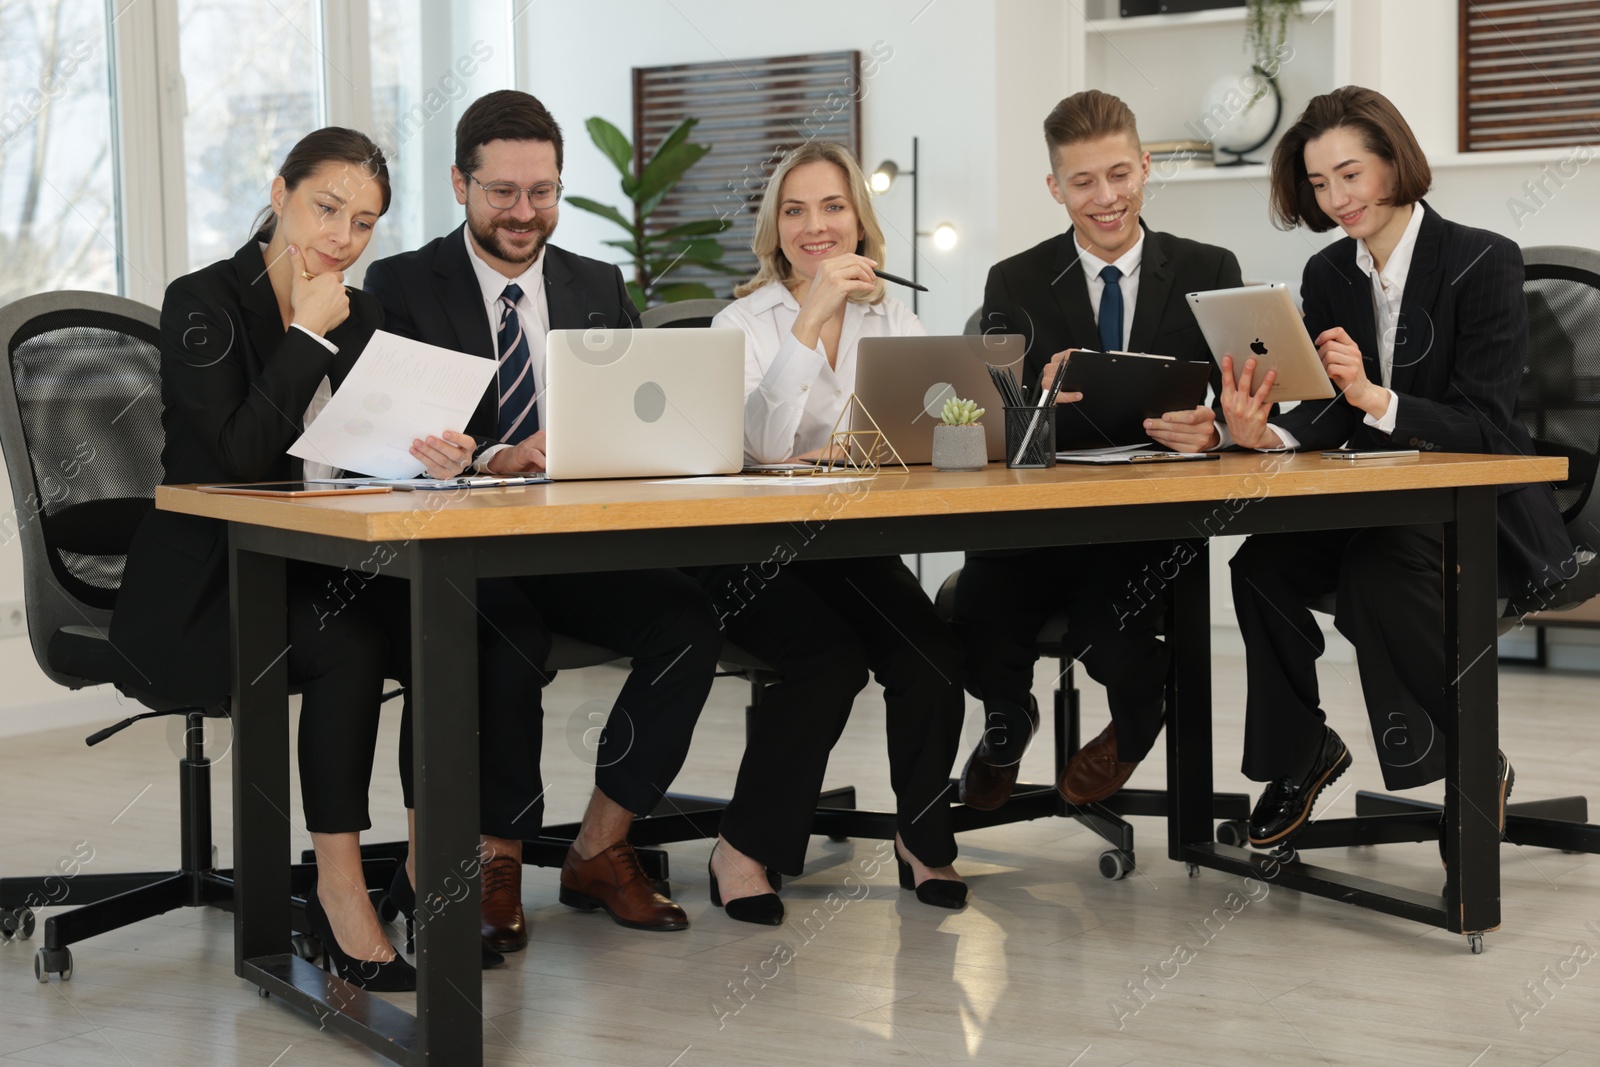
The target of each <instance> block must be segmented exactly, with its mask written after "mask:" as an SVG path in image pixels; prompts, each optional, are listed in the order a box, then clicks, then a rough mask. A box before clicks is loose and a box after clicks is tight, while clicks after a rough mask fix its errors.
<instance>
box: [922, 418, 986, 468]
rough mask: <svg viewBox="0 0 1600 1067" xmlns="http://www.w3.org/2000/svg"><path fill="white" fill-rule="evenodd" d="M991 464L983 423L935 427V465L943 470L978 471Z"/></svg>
mask: <svg viewBox="0 0 1600 1067" xmlns="http://www.w3.org/2000/svg"><path fill="white" fill-rule="evenodd" d="M988 464H989V449H988V446H987V443H986V440H985V438H984V433H983V425H982V424H981V423H973V424H972V425H970V426H945V425H944V424H942V423H941V424H940V425H938V426H935V427H934V428H933V465H934V466H935V467H937V468H938V469H939V470H942V471H976V470H982V469H983V468H984V467H986V466H988Z"/></svg>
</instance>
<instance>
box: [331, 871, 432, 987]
mask: <svg viewBox="0 0 1600 1067" xmlns="http://www.w3.org/2000/svg"><path fill="white" fill-rule="evenodd" d="M306 925H307V926H309V927H310V928H311V930H310V932H311V933H312V934H313V935H315V936H316V937H317V939H318V940H320V941H321V942H322V969H323V970H325V971H330V972H332V973H333V974H335V975H337V976H338V977H340V978H343V979H344V980H345V981H346V982H349V983H350V984H351V985H353V986H356V987H357V988H359V989H366V990H370V991H372V992H374V993H409V992H411V991H412V990H414V989H416V988H417V969H416V968H415V967H413V966H411V964H409V963H407V962H406V958H405V957H404V956H402V955H400V953H398V952H396V953H395V954H394V959H392V960H388V961H386V962H380V961H378V960H358V959H356V958H355V957H354V956H351V955H349V954H348V953H346V952H345V950H344V949H342V948H340V947H339V940H338V938H336V937H334V936H333V924H332V923H331V922H329V921H328V913H327V912H326V911H324V910H323V909H322V901H321V900H320V899H319V898H318V897H317V890H316V887H315V886H313V887H312V889H311V892H309V893H307V894H306Z"/></svg>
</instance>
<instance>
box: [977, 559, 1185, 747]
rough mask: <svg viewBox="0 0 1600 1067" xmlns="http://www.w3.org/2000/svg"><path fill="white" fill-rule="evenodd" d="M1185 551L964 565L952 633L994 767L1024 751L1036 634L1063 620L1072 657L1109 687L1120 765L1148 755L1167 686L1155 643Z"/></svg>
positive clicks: (1161, 651) (1163, 651) (1163, 659)
mask: <svg viewBox="0 0 1600 1067" xmlns="http://www.w3.org/2000/svg"><path fill="white" fill-rule="evenodd" d="M1182 551H1183V549H1182V546H1174V545H1171V544H1168V543H1166V542H1147V543H1136V544H1116V545H1077V546H1071V547H1066V548H1048V549H1039V550H1036V551H1030V552H1020V553H1015V554H1010V553H1008V554H996V555H986V554H973V555H968V556H967V560H966V564H965V565H964V566H963V567H962V568H961V578H960V580H959V582H958V583H957V585H956V613H955V623H956V631H957V633H958V634H959V635H960V637H961V642H962V645H963V647H964V648H965V649H966V655H967V678H968V688H969V689H970V690H971V691H972V695H973V696H975V697H977V698H978V699H980V700H982V701H983V710H984V727H985V729H984V739H985V740H986V741H987V742H988V750H989V755H990V757H991V758H992V759H994V760H996V761H997V762H999V763H1001V764H1009V763H1014V762H1016V761H1017V760H1019V759H1021V758H1022V754H1023V751H1024V750H1025V749H1026V748H1027V744H1028V740H1029V736H1030V734H1031V732H1032V721H1031V718H1030V716H1029V714H1028V710H1027V709H1028V708H1029V707H1030V706H1031V704H1032V700H1033V698H1032V693H1033V667H1034V664H1035V663H1036V662H1038V659H1039V653H1038V649H1037V641H1038V636H1039V628H1040V627H1041V626H1043V625H1044V622H1045V620H1046V619H1047V618H1049V617H1050V616H1051V615H1053V614H1055V613H1057V612H1059V611H1063V610H1064V611H1066V612H1067V613H1068V615H1069V618H1070V620H1071V621H1070V624H1069V627H1068V630H1067V636H1066V642H1067V649H1068V651H1069V653H1070V654H1072V655H1074V656H1076V657H1077V658H1078V659H1079V660H1080V661H1081V662H1082V663H1083V666H1084V669H1085V670H1087V671H1088V672H1089V677H1091V678H1093V679H1094V680H1095V681H1097V682H1099V683H1100V684H1101V685H1103V686H1105V687H1106V698H1107V700H1108V702H1109V703H1110V705H1111V721H1112V723H1114V724H1115V726H1116V728H1117V758H1118V759H1121V760H1124V761H1133V760H1141V759H1143V758H1144V757H1145V755H1146V754H1148V753H1149V751H1150V748H1151V746H1152V745H1154V744H1155V740H1156V737H1157V735H1159V734H1160V732H1161V715H1162V707H1163V701H1164V699H1165V695H1166V684H1167V646H1166V645H1165V644H1164V643H1163V642H1162V641H1161V639H1160V637H1158V636H1157V635H1158V633H1159V629H1160V624H1161V617H1162V605H1163V604H1164V602H1165V600H1164V597H1163V589H1164V586H1165V583H1166V582H1168V581H1170V580H1171V578H1172V575H1173V574H1174V573H1175V572H1174V571H1173V568H1174V567H1177V566H1182V565H1184V563H1185V562H1186V561H1185V560H1184V559H1183V557H1182V555H1181V553H1182Z"/></svg>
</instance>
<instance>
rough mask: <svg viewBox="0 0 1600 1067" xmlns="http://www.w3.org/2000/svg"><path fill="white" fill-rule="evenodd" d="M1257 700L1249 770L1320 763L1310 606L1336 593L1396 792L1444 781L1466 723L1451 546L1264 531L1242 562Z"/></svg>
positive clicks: (1417, 532) (1239, 604) (1396, 533)
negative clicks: (1447, 582)
mask: <svg viewBox="0 0 1600 1067" xmlns="http://www.w3.org/2000/svg"><path fill="white" fill-rule="evenodd" d="M1232 569H1233V604H1234V610H1235V612H1236V613H1237V615H1238V618H1239V629H1240V631H1241V633H1242V634H1243V636H1244V645H1245V665H1246V675H1247V678H1248V682H1249V695H1248V697H1247V698H1246V703H1245V740H1244V765H1243V770H1244V773H1245V776H1246V777H1249V778H1252V779H1254V780H1255V781H1258V782H1265V781H1270V780H1271V779H1273V778H1278V777H1281V776H1284V775H1289V774H1299V773H1302V772H1303V771H1304V770H1305V769H1307V768H1308V767H1309V766H1310V764H1311V761H1312V760H1313V759H1315V758H1316V753H1317V748H1318V746H1319V745H1320V744H1321V742H1322V736H1323V730H1324V728H1325V721H1326V716H1325V715H1324V714H1323V711H1322V708H1321V706H1320V703H1319V701H1320V697H1319V692H1318V688H1317V670H1316V663H1317V658H1318V657H1319V656H1321V655H1322V652H1323V648H1324V645H1323V639H1322V630H1321V629H1320V628H1319V627H1318V626H1317V623H1316V620H1315V618H1313V616H1312V613H1311V611H1310V609H1309V608H1308V607H1307V605H1308V604H1311V603H1313V602H1314V601H1316V600H1318V599H1320V598H1322V597H1324V596H1326V595H1327V594H1329V593H1335V594H1336V595H1337V598H1338V612H1337V614H1335V616H1334V625H1335V626H1336V627H1337V628H1338V630H1339V632H1340V633H1341V634H1343V635H1344V636H1345V637H1346V638H1348V639H1349V640H1350V643H1351V644H1353V645H1355V648H1356V665H1357V670H1358V671H1359V674H1360V678H1361V691H1362V693H1363V694H1364V696H1365V697H1366V703H1367V716H1368V718H1369V719H1371V722H1372V734H1373V738H1374V739H1375V740H1376V742H1377V749H1378V760H1379V763H1380V765H1381V766H1382V768H1383V781H1384V785H1385V786H1386V787H1388V788H1390V789H1409V788H1411V787H1413V786H1419V785H1426V784H1427V783H1429V782H1434V781H1437V780H1439V779H1440V778H1443V777H1444V773H1445V740H1446V731H1447V730H1450V729H1453V728H1454V716H1453V715H1452V714H1450V710H1449V706H1448V703H1447V700H1446V697H1447V695H1448V689H1447V683H1448V682H1449V679H1448V678H1446V677H1445V669H1444V542H1443V537H1442V533H1441V531H1440V529H1439V528H1438V527H1436V526H1432V527H1383V528H1375V529H1370V530H1354V531H1352V530H1337V531H1327V532H1312V533H1294V534H1266V535H1262V534H1258V535H1256V536H1254V537H1251V538H1250V539H1249V540H1247V541H1245V543H1244V545H1243V547H1241V548H1240V549H1239V551H1238V553H1237V554H1235V555H1234V557H1233V561H1232Z"/></svg>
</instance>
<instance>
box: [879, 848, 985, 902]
mask: <svg viewBox="0 0 1600 1067" xmlns="http://www.w3.org/2000/svg"><path fill="white" fill-rule="evenodd" d="M894 862H895V864H896V865H897V866H898V868H899V871H900V888H901V889H909V890H911V891H912V892H913V893H915V894H916V895H917V899H918V900H920V901H922V903H924V904H927V905H929V906H930V907H934V908H949V909H950V910H951V911H960V910H961V909H962V908H964V907H966V906H967V883H965V882H956V881H952V880H951V879H949V878H924V879H923V880H922V884H921V885H918V884H917V875H916V871H915V870H913V869H912V867H911V864H909V863H907V862H906V861H905V860H903V859H901V858H900V850H899V849H895V853H894Z"/></svg>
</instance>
